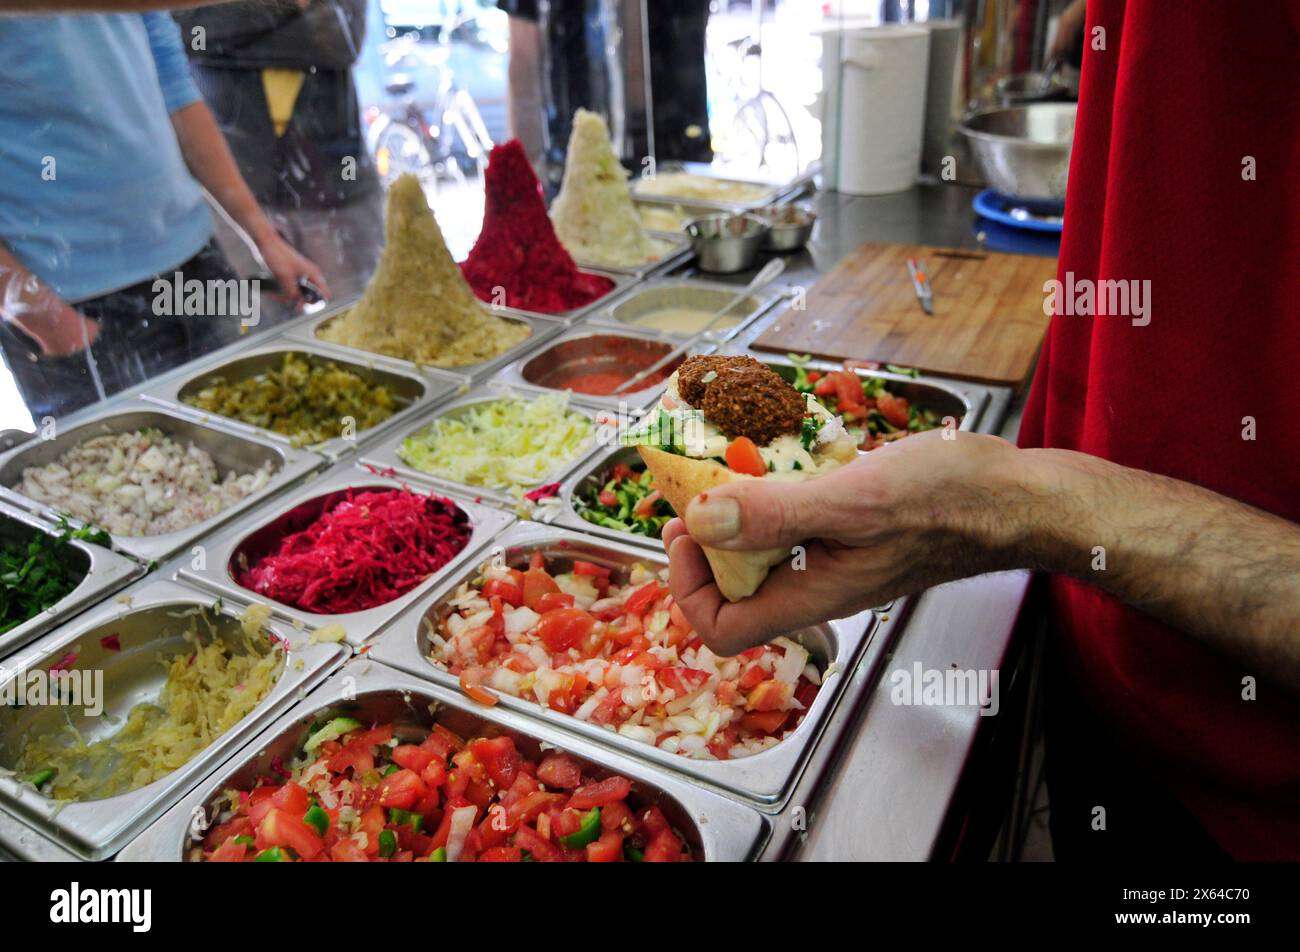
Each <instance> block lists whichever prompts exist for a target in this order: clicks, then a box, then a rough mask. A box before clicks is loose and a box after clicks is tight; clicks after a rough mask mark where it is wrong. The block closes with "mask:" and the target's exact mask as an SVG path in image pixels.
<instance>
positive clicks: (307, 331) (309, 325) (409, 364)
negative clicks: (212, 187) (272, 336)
mask: <svg viewBox="0 0 1300 952" xmlns="http://www.w3.org/2000/svg"><path fill="white" fill-rule="evenodd" d="M608 277H610V278H611V279H613V280H614V282H615V284H616V285H618V284H619V281H618V278H619V276H618V275H613V274H611V275H608ZM620 293H621V285H620V286H616V287H615V288H614V289H613V290H612V291H610V292H609V294H607V295H606V296H605V297H603V298H598V299H597V300H596V301H594V302H592V304H591V305H589V306H588V307H589V308H590V307H595V306H597V305H599V304H600V303H602V302H604V301H606V300H611V299H613V298H614V297H616V296H617V295H619V294H620ZM483 308H484V309H485V310H488V311H491V312H492V313H493V314H494V315H496V316H497V317H503V318H508V319H509V320H513V321H519V322H521V323H524V324H527V325H528V326H529V327H530V328H532V331H533V332H532V334H530V335H529V336H528V337H527V338H525V339H524V340H522V341H520V342H519V343H518V344H516V345H515V346H514V347H511V348H510V349H509V350H507V351H505V352H504V353H501V354H498V355H497V356H495V357H493V358H492V359H490V360H484V361H480V362H479V363H477V364H466V365H465V366H463V367H434V366H432V365H429V364H417V363H416V362H415V361H413V360H402V359H400V358H397V357H390V356H388V355H387V354H374V353H371V352H370V351H368V350H360V349H358V348H356V347H346V346H344V345H343V344H336V343H333V342H331V341H326V340H321V339H320V338H319V337H317V336H316V332H317V331H318V330H319V329H320V328H321V327H323V326H324V325H325V324H328V323H329V322H330V321H332V320H335V319H336V318H339V317H342V316H343V314H344V313H345V312H346V311H347V307H341V308H337V309H332V310H329V311H324V312H322V313H320V314H315V315H313V316H312V317H311V318H309V319H307V320H305V321H297V322H295V323H293V324H291V325H289V326H288V327H287V328H286V329H285V331H284V334H283V336H282V338H281V339H282V340H284V341H301V342H302V343H304V344H309V345H311V346H313V347H320V348H323V349H325V350H328V351H330V352H332V353H335V354H339V355H341V356H342V357H344V358H345V359H347V360H353V361H356V360H378V361H385V362H387V363H390V364H393V365H395V366H398V367H402V368H404V369H405V370H406V371H407V372H408V373H410V372H416V373H422V374H438V375H440V376H443V377H455V378H457V379H458V380H460V381H462V382H469V381H478V380H482V379H484V378H486V377H489V376H491V374H492V372H493V371H494V370H496V369H497V368H498V367H502V366H504V365H506V364H508V363H510V361H512V360H514V359H515V358H516V357H518V356H519V355H520V354H522V353H524V352H525V351H528V350H531V349H532V348H534V347H536V346H537V345H538V344H539V343H541V342H542V341H544V340H547V339H548V338H551V337H554V336H555V335H556V334H558V333H559V332H560V331H561V330H563V329H564V327H565V326H566V325H567V324H568V323H570V322H571V321H574V320H580V319H581V318H582V317H583V316H584V315H585V314H586V313H587V310H586V309H584V310H581V311H575V312H572V314H573V315H574V316H567V315H566V316H559V317H551V316H547V315H542V314H533V313H530V312H527V311H516V310H514V309H513V308H508V307H501V308H491V307H489V306H488V305H486V304H484V305H483Z"/></svg>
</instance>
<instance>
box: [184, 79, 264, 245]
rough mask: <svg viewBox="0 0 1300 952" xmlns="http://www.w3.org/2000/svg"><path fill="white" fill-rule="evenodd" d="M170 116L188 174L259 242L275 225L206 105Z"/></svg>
mask: <svg viewBox="0 0 1300 952" xmlns="http://www.w3.org/2000/svg"><path fill="white" fill-rule="evenodd" d="M171 119H172V127H173V128H174V129H175V130H176V139H177V141H178V142H179V143H180V147H181V155H183V156H184V158H185V164H186V165H187V166H188V167H189V170H190V174H191V175H193V176H194V178H195V179H197V180H198V182H199V184H201V185H202V186H203V187H204V188H206V189H207V190H208V192H209V193H210V194H211V195H212V197H213V198H214V199H216V201H217V202H218V204H220V205H221V207H222V208H224V209H225V210H226V212H227V213H228V214H229V215H230V217H231V218H233V219H234V220H235V221H236V222H237V223H238V224H239V226H240V227H241V228H243V229H244V230H245V231H246V232H248V235H249V237H250V238H252V239H253V241H254V242H256V243H257V244H258V245H261V244H263V243H264V242H265V241H266V240H267V239H268V238H270V237H271V236H272V235H274V233H275V228H274V226H273V225H272V224H271V222H270V221H269V220H268V219H267V217H266V215H264V214H263V213H262V209H261V208H260V207H259V206H258V204H257V199H255V198H254V197H253V193H252V192H251V191H249V188H248V183H246V182H245V181H244V177H243V175H241V174H240V172H239V166H238V165H237V164H236V163H235V157H234V155H233V154H232V153H231V151H230V146H229V145H227V144H226V137H225V136H224V135H222V134H221V129H220V128H219V127H218V126H217V122H216V120H215V119H214V118H213V117H212V111H211V110H210V109H208V107H207V104H205V103H203V102H196V103H191V104H190V105H188V106H186V107H185V108H184V109H178V110H176V112H174V113H172V116H171Z"/></svg>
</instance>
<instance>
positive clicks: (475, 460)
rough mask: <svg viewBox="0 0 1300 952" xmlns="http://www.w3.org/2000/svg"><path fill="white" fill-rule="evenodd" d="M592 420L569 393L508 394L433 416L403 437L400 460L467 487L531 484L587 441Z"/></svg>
mask: <svg viewBox="0 0 1300 952" xmlns="http://www.w3.org/2000/svg"><path fill="white" fill-rule="evenodd" d="M592 438H593V437H592V423H591V419H590V418H589V417H587V416H586V415H585V414H582V413H578V412H575V411H573V410H570V409H569V408H568V394H567V393H563V394H544V395H542V396H540V397H535V398H533V399H531V400H526V399H521V398H518V397H515V396H512V395H507V396H506V397H503V398H502V399H500V400H492V401H488V402H486V403H481V404H477V405H474V406H471V407H469V408H468V409H467V410H466V411H465V412H464V413H461V414H458V415H456V416H444V417H439V418H438V419H436V420H434V421H433V422H432V423H430V424H429V425H428V426H426V427H425V428H424V429H422V430H420V431H418V432H417V433H414V434H412V435H411V436H410V437H408V438H407V439H406V440H404V441H403V443H402V447H401V450H400V451H399V454H400V455H401V457H402V459H403V460H405V461H406V462H407V463H409V464H410V465H411V466H414V467H415V468H416V469H418V470H420V471H421V472H424V473H430V474H432V475H435V476H440V477H442V478H444V479H450V480H452V481H454V482H458V483H465V484H466V485H470V486H484V487H488V488H493V489H506V488H509V487H512V486H535V485H537V484H539V483H541V482H542V481H543V480H545V479H546V478H547V477H548V476H551V475H554V474H555V473H556V471H557V470H559V469H561V468H562V467H563V466H565V465H566V464H568V463H570V462H572V461H573V460H574V459H576V458H577V457H578V456H579V455H580V454H581V453H583V452H584V451H585V450H586V449H587V448H588V447H589V446H591V443H592Z"/></svg>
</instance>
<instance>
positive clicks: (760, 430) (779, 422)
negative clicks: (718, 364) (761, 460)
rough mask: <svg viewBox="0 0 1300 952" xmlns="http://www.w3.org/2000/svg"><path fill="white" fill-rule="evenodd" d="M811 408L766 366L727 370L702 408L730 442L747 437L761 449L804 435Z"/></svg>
mask: <svg viewBox="0 0 1300 952" xmlns="http://www.w3.org/2000/svg"><path fill="white" fill-rule="evenodd" d="M755 363H757V361H755ZM807 408H808V405H807V401H806V400H805V399H804V396H803V394H801V393H800V392H799V391H798V390H796V389H795V388H794V387H792V386H790V384H788V383H786V382H785V381H784V380H782V379H781V377H780V376H779V375H777V374H776V373H774V372H773V371H772V370H770V369H769V368H767V367H764V366H763V365H762V364H759V365H758V367H757V368H754V367H750V366H744V365H742V366H734V365H733V366H730V367H723V368H722V369H721V370H719V371H718V376H717V377H716V378H714V379H713V381H712V382H711V383H710V384H709V385H708V386H707V387H706V388H705V391H704V399H703V401H702V402H701V404H700V409H701V410H703V411H704V417H705V419H707V420H709V421H710V422H711V423H713V424H714V425H715V426H717V427H718V429H720V430H721V431H722V432H723V433H725V434H726V436H727V439H730V440H734V439H735V438H736V437H738V436H747V437H749V438H750V439H751V440H753V441H754V442H755V443H756V444H757V445H759V446H766V445H767V444H768V443H771V442H772V440H774V439H776V438H777V437H778V436H780V435H782V434H783V433H798V432H800V430H802V429H803V418H804V416H805V414H806V413H807Z"/></svg>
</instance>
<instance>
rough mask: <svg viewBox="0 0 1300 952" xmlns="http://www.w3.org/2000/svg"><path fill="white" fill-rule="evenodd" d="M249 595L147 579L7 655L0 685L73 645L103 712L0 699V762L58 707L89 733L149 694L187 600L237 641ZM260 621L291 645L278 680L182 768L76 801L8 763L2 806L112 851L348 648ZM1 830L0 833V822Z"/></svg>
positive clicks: (70, 840)
mask: <svg viewBox="0 0 1300 952" xmlns="http://www.w3.org/2000/svg"><path fill="white" fill-rule="evenodd" d="M128 595H129V598H128ZM247 604H248V603H247V602H236V603H223V604H221V605H219V606H214V600H213V598H212V596H210V595H207V594H204V593H201V592H198V591H195V590H193V589H190V588H189V587H187V586H184V585H179V584H177V583H175V582H168V581H161V580H159V581H152V582H145V583H142V584H141V585H138V586H136V587H135V588H133V589H131V590H130V592H129V593H127V594H125V595H122V596H119V597H118V598H117V599H115V600H114V601H113V602H112V603H111V604H107V605H102V606H100V607H99V608H97V609H95V610H93V611H91V612H88V613H87V614H86V615H84V616H82V617H81V618H79V619H78V620H77V621H76V622H74V623H73V624H70V625H67V626H65V627H64V628H63V629H61V630H59V631H57V632H55V633H54V634H52V635H48V636H46V638H45V639H44V640H42V641H40V642H38V643H37V644H35V645H32V646H31V647H30V648H29V649H27V650H26V651H25V652H23V653H21V654H19V655H17V656H15V657H14V658H12V659H10V660H9V662H8V663H7V665H8V671H7V672H6V673H5V675H4V678H3V680H2V681H0V686H8V685H9V684H10V683H12V682H13V681H14V680H15V679H16V678H17V677H18V676H19V675H20V674H23V673H26V672H35V671H48V669H49V668H50V667H51V666H52V665H55V664H57V663H60V662H61V661H65V659H66V658H67V656H68V655H69V654H70V653H71V652H73V651H75V652H76V653H77V660H76V662H75V663H74V666H73V667H74V669H75V670H82V671H87V670H88V671H94V670H102V671H103V686H104V694H103V697H102V701H103V703H104V711H103V713H102V714H101V715H100V716H98V717H95V716H91V715H88V714H86V713H85V709H84V708H82V707H78V708H75V709H73V708H69V707H55V706H27V707H21V708H18V707H11V706H0V751H4V754H3V756H4V760H5V762H8V761H9V758H10V757H11V756H14V755H16V753H17V751H16V749H14V748H12V747H10V748H8V749H7V750H6V749H5V747H4V746H3V745H4V744H5V742H6V740H12V739H16V738H19V737H21V736H23V735H24V734H25V733H27V732H35V731H43V730H49V729H52V728H54V727H55V726H56V725H58V724H60V723H62V722H63V718H64V717H65V716H67V717H68V718H70V721H71V723H72V724H73V725H74V726H75V727H76V728H77V729H78V730H79V731H80V732H81V733H82V734H83V735H84V736H85V737H86V738H87V739H88V740H92V741H93V740H98V739H100V738H103V737H107V736H111V735H112V734H115V733H116V732H117V731H118V730H119V729H120V728H121V724H122V720H123V719H124V718H125V717H126V714H127V712H128V711H129V710H130V709H131V708H132V707H134V706H135V705H136V704H138V703H140V702H141V701H145V700H153V699H155V698H156V697H157V693H158V691H159V690H161V688H162V686H163V684H164V683H165V681H166V669H165V668H164V667H163V665H161V664H159V663H158V656H159V654H161V655H163V656H164V657H167V656H168V655H169V653H178V652H180V651H181V650H183V649H184V646H185V642H184V641H183V639H182V638H181V634H182V633H183V632H184V631H185V630H186V627H187V626H186V624H185V621H184V618H183V616H181V615H180V614H179V613H181V612H186V611H189V610H192V609H194V608H200V609H206V610H209V611H210V610H212V609H213V608H215V609H216V611H217V612H218V614H220V615H221V616H223V617H224V618H225V619H227V620H226V621H225V622H224V623H219V624H222V630H221V632H220V635H219V637H222V638H230V639H232V640H234V639H238V638H239V637H240V636H241V629H240V626H239V617H240V615H241V613H242V611H243V608H244V607H245V606H246V605H247ZM164 625H165V626H166V628H165V629H164V630H163V632H162V634H164V635H166V637H165V638H164V637H160V633H159V628H160V626H164ZM266 629H267V630H268V631H269V632H271V633H273V634H275V635H276V636H278V637H279V638H281V639H284V641H285V643H286V645H287V646H288V653H287V655H286V659H285V664H284V668H283V671H282V673H281V675H280V680H279V682H278V683H277V684H276V685H275V687H274V688H272V689H271V692H270V693H269V694H268V695H267V696H266V697H265V698H263V699H262V702H261V703H260V704H258V705H257V707H256V708H254V709H253V710H252V711H251V712H250V713H249V714H248V715H247V716H245V717H244V719H243V720H242V721H240V722H239V723H238V724H237V725H235V726H234V727H233V728H231V729H230V730H229V731H227V732H226V733H225V734H223V735H222V736H221V737H219V738H218V739H217V740H216V741H215V742H213V743H212V744H211V745H210V746H209V747H208V748H207V749H206V750H204V751H203V752H202V753H200V754H199V755H198V756H196V757H195V758H194V759H193V760H191V761H190V762H189V763H188V764H186V765H185V766H184V767H181V768H180V769H178V770H175V771H173V772H172V773H171V774H169V775H167V776H166V777H163V778H161V779H159V780H156V781H154V782H153V783H151V784H148V785H146V786H144V787H141V788H139V789H138V790H135V791H132V792H131V793H125V794H122V795H120V796H116V797H110V798H108V799H104V800H95V801H87V802H80V803H67V802H65V803H60V802H57V801H54V800H51V799H48V798H47V797H45V796H43V795H42V794H41V793H40V792H39V791H38V790H36V789H35V788H34V787H32V786H31V785H30V784H27V783H20V782H19V781H18V780H17V779H16V778H15V777H14V776H13V775H12V774H11V773H8V772H6V773H5V775H3V776H0V805H2V806H3V807H4V809H5V810H7V811H8V812H9V813H11V814H12V815H13V816H15V817H17V818H19V819H21V820H23V821H24V822H26V823H27V824H28V825H30V826H31V827H33V828H34V829H35V830H37V831H38V832H41V833H43V834H44V835H46V836H48V837H50V838H51V839H53V840H54V841H55V842H56V843H58V844H59V845H60V846H62V847H64V848H66V849H69V850H71V851H73V852H75V853H77V854H78V855H79V856H81V857H83V858H85V859H103V858H105V857H107V856H110V855H112V854H113V853H114V852H116V851H117V850H118V849H120V848H121V847H122V846H123V845H125V844H126V843H127V841H129V840H130V839H131V838H132V837H134V836H135V835H136V834H138V833H139V832H140V831H142V830H143V829H144V828H145V827H146V826H147V825H148V824H149V823H151V822H152V821H153V820H154V819H156V818H157V817H158V816H160V815H161V814H162V813H163V812H164V811H166V810H167V808H168V807H170V806H171V805H172V804H173V803H174V802H175V801H176V800H177V799H178V798H179V797H180V796H181V795H182V794H184V793H185V792H186V791H188V790H189V789H191V788H192V787H193V785H194V784H195V782H197V781H198V780H199V779H200V778H201V777H204V776H206V775H207V774H208V773H209V772H210V771H211V770H212V769H213V767H215V766H216V765H217V764H219V763H221V762H222V760H224V759H225V758H226V757H228V756H229V755H230V754H231V753H232V752H233V751H235V750H238V749H239V747H240V746H241V745H242V744H244V743H245V742H247V741H248V739H249V738H250V737H253V736H254V735H255V734H256V733H257V731H259V730H261V729H262V728H263V727H265V726H266V725H267V724H268V723H270V722H271V721H272V720H274V719H275V718H276V717H277V716H278V715H280V714H281V713H283V712H284V711H285V710H287V709H288V708H289V707H290V706H291V705H292V704H293V703H295V702H296V701H297V700H298V699H299V698H300V697H301V696H302V695H303V694H304V693H305V692H307V691H309V690H311V689H312V688H313V687H315V686H316V685H317V684H318V683H320V681H322V680H323V679H324V678H325V677H326V676H327V675H328V673H329V672H330V671H331V670H333V669H334V668H336V667H338V666H339V665H340V664H342V663H343V661H344V660H345V659H346V657H347V656H348V655H349V654H350V651H349V650H348V649H347V648H346V647H345V646H342V645H337V644H311V643H310V642H309V641H308V640H307V638H306V636H304V635H301V634H298V633H295V632H294V631H293V629H292V628H291V627H290V626H288V625H283V624H277V623H274V622H273V623H270V624H268V625H267V626H266ZM109 635H117V636H118V638H119V640H120V643H121V650H120V651H114V650H111V649H110V648H108V647H105V646H104V644H103V643H102V641H101V639H102V638H105V637H107V636H109ZM235 643H238V642H237V641H236V642H235ZM74 710H76V711H77V713H73V712H74ZM0 835H3V828H2V827H0ZM0 845H3V846H4V847H5V848H6V849H8V850H10V851H11V852H14V853H17V854H19V855H21V853H22V850H23V849H24V844H22V843H21V842H17V843H14V842H5V843H3V844H0Z"/></svg>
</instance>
